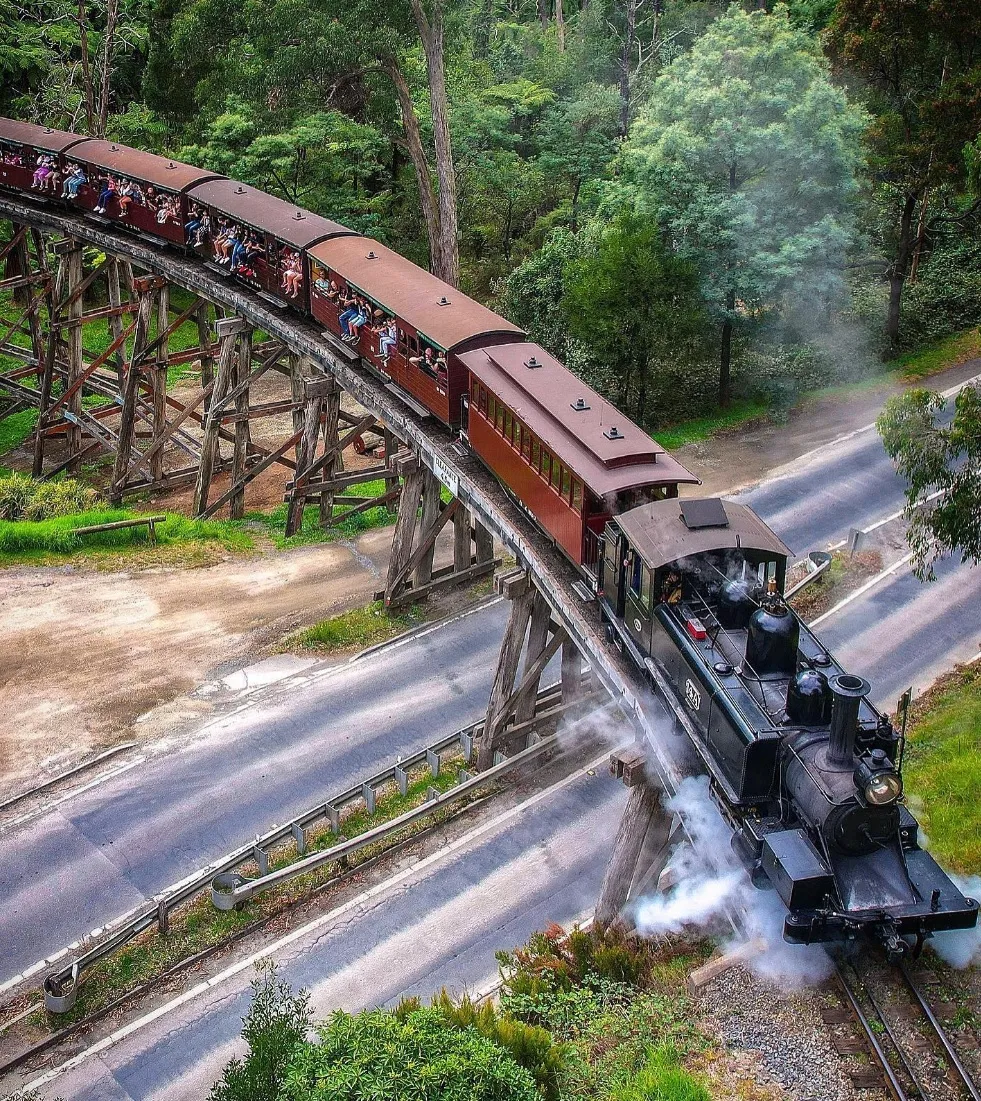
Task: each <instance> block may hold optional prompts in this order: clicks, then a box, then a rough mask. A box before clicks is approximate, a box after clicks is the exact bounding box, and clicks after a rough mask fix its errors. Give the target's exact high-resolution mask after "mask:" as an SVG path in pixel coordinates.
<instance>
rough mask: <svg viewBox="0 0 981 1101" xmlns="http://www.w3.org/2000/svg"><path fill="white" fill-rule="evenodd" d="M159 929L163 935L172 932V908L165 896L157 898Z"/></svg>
mask: <svg viewBox="0 0 981 1101" xmlns="http://www.w3.org/2000/svg"><path fill="white" fill-rule="evenodd" d="M157 931H158V932H159V933H160V935H161V936H162V937H165V936H166V935H167V934H168V933H169V932H170V910H169V909H168V908H167V900H166V899H165V898H161V899H158V900H157Z"/></svg>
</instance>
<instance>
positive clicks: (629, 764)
mask: <svg viewBox="0 0 981 1101" xmlns="http://www.w3.org/2000/svg"><path fill="white" fill-rule="evenodd" d="M644 762H645V756H644V753H643V751H641V750H628V751H626V752H624V751H618V752H616V753H614V754H612V755H611V757H610V772H611V773H612V774H613V775H614V776H617V777H619V778H620V779H622V780H623V783H624V784H625V785H626V787H627V788H629V790H630V794H629V796H628V798H627V805H626V807H625V808H624V811H623V816H622V818H621V819H620V825H619V826H618V828H617V833H616V837H615V838H614V841H613V851H612V852H611V854H610V862H609V864H608V865H607V868H606V875H605V876H604V877H603V885H602V887H601V888H600V894H599V898H598V900H597V902H596V911H595V913H594V916H593V920H594V921H595V922H596V924H597V925H599V926H601V927H602V928H607V927H608V926H610V925H613V924H615V923H618V922H622V920H623V917H622V915H623V912H624V910H625V908H626V907H627V904H628V902H630V901H632V900H634V899H637V898H640V897H641V896H643V895H645V894H652V893H654V892H655V891H656V890H657V883H658V878H659V876H660V874H661V872H662V871H663V870H664V867H665V865H666V864H667V862H668V858H669V857H670V855H671V849H672V843H673V840H674V835H675V832H676V829H677V821H676V819H675V816H674V815H673V814H672V813H671V812H670V811H669V810H667V809H666V808H665V806H664V802H665V796H664V792H663V791H662V790H661V788H660V787H658V785H657V784H656V783H655V782H654V781H653V780H652V779H651V778H650V777H649V775H648V773H647V770H646V768H645V763H644Z"/></svg>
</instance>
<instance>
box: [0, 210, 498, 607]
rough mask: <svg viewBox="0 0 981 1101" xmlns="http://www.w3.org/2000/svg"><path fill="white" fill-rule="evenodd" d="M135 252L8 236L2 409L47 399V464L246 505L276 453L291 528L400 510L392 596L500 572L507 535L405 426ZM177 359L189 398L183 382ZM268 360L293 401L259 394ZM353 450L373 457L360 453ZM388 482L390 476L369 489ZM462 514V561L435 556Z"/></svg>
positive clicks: (116, 494) (120, 484) (18, 228)
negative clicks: (264, 431) (496, 530)
mask: <svg viewBox="0 0 981 1101" xmlns="http://www.w3.org/2000/svg"><path fill="white" fill-rule="evenodd" d="M124 249H125V245H124V244H122V243H121V249H120V252H119V253H118V254H112V253H110V252H106V253H104V254H103V255H102V256H100V257H99V258H98V259H96V260H95V261H94V262H92V261H91V260H90V259H89V256H90V253H89V252H88V251H87V250H86V249H85V248H84V247H83V243H82V241H81V240H78V239H75V238H73V237H71V236H67V237H66V236H63V235H62V234H60V233H58V232H56V231H52V230H44V231H43V232H42V231H40V230H37V229H34V228H32V227H29V226H26V225H17V224H14V225H13V227H12V232H11V234H10V237H9V240H7V241H5V242H0V272H2V273H3V275H4V278H3V279H2V280H0V290H7V291H8V292H12V300H13V301H12V307H11V309H10V310H7V311H0V313H10V316H0V357H2V358H0V415H6V414H7V413H9V412H13V411H18V410H20V409H27V408H32V407H33V408H35V409H37V411H38V426H37V430H36V433H35V438H34V459H33V472H34V474H35V476H36V477H45V478H49V477H53V476H55V475H57V474H60V473H62V472H64V471H67V472H69V473H77V472H78V470H79V469H80V467H81V465H82V464H83V463H85V462H91V461H94V460H95V459H97V458H98V457H99V456H100V455H101V456H106V457H108V458H110V459H111V462H112V477H111V483H110V487H109V495H110V498H111V500H112V502H113V503H114V504H116V505H121V504H122V503H123V501H124V500H125V499H126V498H127V497H128V496H130V495H132V494H133V493H138V492H145V491H147V490H168V489H174V488H181V487H186V488H188V489H190V490H192V502H193V506H192V511H193V513H194V515H195V516H199V517H211V516H216V515H219V514H221V513H222V512H225V514H226V515H228V516H230V517H232V518H240V517H242V516H243V515H244V514H245V511H246V507H247V496H248V491H249V487H250V485H252V483H254V482H255V480H256V479H257V478H258V477H259V476H260V475H262V474H263V473H264V472H265V471H267V470H269V469H270V467H273V466H274V465H275V466H278V467H280V468H283V469H284V470H285V471H286V472H287V473H286V478H285V479H284V481H285V487H284V497H283V500H284V502H285V504H286V510H285V511H286V520H285V533H286V534H287V535H294V534H296V533H297V532H298V531H299V530H300V528H301V526H302V524H303V519H304V511H305V509H306V508H307V507H308V506H309V505H316V506H317V508H318V519H319V523H320V525H321V526H323V527H329V526H331V525H334V524H337V523H339V522H340V521H342V520H344V519H346V518H349V517H353V516H356V515H358V514H360V513H363V512H366V511H368V510H369V509H372V508H377V507H384V508H387V509H388V510H389V511H390V512H391V513H392V514H393V515H395V514H396V512H397V513H398V519H397V522H396V529H395V537H394V546H393V555H392V562H391V567H390V569H389V572H388V577H387V579H386V585H385V590H384V593H383V594H381V595H383V597H384V600H385V603H386V605H387V606H388V607H393V608H394V607H399V606H402V605H404V604H407V603H410V602H412V601H415V600H420V599H424V598H425V597H427V596H428V595H429V594H430V593H432V592H433V591H435V590H436V589H438V588H442V587H444V586H448V585H457V584H464V583H468V582H471V581H473V580H476V579H478V578H480V577H482V576H485V575H486V574H488V573H491V572H493V570H494V568H495V566H496V565H497V564H498V563H497V562H496V561H495V559H494V544H493V538H492V536H491V534H490V532H489V531H488V530H487V529H486V528H485V527H484V526H483V525H482V524H481V523H480V522H479V520H478V519H477V518H476V517H475V516H474V515H472V514H471V512H470V510H468V509H467V508H466V506H465V505H464V504H463V503H462V502H460V501H459V500H455V499H452V498H451V499H450V500H448V501H447V500H444V499H443V498H444V496H446V494H445V493H444V492H443V491H442V487H441V486H440V483H439V482H438V481H437V479H436V478H435V476H434V475H433V474H432V473H431V472H429V470H428V469H426V467H425V466H424V465H423V464H420V463H419V461H418V459H417V458H415V457H413V456H412V454H411V453H409V452H407V451H406V450H405V446H404V443H403V442H402V441H401V440H400V439H399V438H398V436H397V434H396V433H395V432H394V431H393V429H392V427H391V426H390V425H388V424H386V423H384V422H382V421H381V420H380V419H378V418H377V417H375V416H374V415H373V414H371V413H370V412H368V411H367V410H365V409H363V408H362V407H361V406H360V405H358V404H357V403H356V402H345V401H344V391H343V388H342V386H341V384H340V383H339V381H338V380H337V379H336V378H335V377H334V376H333V375H332V374H330V373H329V370H328V369H325V368H324V367H323V366H322V365H321V364H319V363H317V364H315V363H314V362H313V361H312V360H311V359H309V358H308V357H306V356H304V355H302V354H301V353H299V352H298V351H296V350H295V349H292V348H290V347H287V346H286V344H285V343H284V341H283V340H278V339H270V338H267V337H264V336H263V335H262V334H261V333H259V332H258V331H257V329H256V327H255V325H254V324H252V323H251V322H250V321H249V320H247V319H246V318H245V317H242V316H230V311H229V310H228V309H226V308H224V307H222V306H219V305H217V304H216V303H215V302H213V301H209V299H208V298H207V297H205V296H204V295H203V294H200V293H197V292H192V291H188V290H186V289H183V288H180V287H178V286H176V285H173V284H171V283H170V282H169V281H168V279H167V278H165V277H163V276H161V275H160V274H159V273H157V272H154V271H152V270H147V269H140V268H138V267H137V268H136V269H135V270H134V263H133V261H132V260H131V258H129V257H128V256H127V254H126V253H125V251H124ZM95 324H97V325H101V326H103V327H104V328H103V333H102V335H101V341H100V343H101V348H100V350H98V351H96V350H94V349H92V348H91V347H89V346H88V344H90V343H91V339H90V338H91V335H92V328H91V327H92V326H93V325H95ZM105 328H108V341H106V339H105ZM178 334H179V337H180V339H179V340H178V339H176V338H177V336H178ZM174 369H178V370H180V371H181V383H182V386H181V389H180V391H179V394H180V397H178V396H177V394H176V393H175V392H172V391H171V390H168V375H172V374H173V372H174ZM268 372H273V373H277V374H279V375H282V376H284V377H285V379H286V380H287V382H286V384H285V386H284V394H283V396H282V397H280V396H279V395H276V398H275V400H269V399H268V398H267V399H265V400H264V399H263V398H261V397H259V398H257V394H260V393H262V392H263V388H262V387H260V388H259V389H258V390H257V384H259V383H260V380H262V379H263V376H265V375H266V374H267V373H268ZM195 383H196V384H197V385H195ZM263 387H265V388H266V390H267V391H268V390H269V389H270V388H269V387H268V385H267V384H266V383H263ZM272 393H273V394H275V388H272ZM277 415H283V416H288V423H289V424H290V425H291V428H292V431H290V430H289V428H287V429H286V430H285V431H283V433H282V436H281V437H278V438H277V439H276V441H275V443H273V444H272V446H268V445H267V446H263V445H262V444H260V443H259V442H257V439H256V426H257V424H258V422H259V420H260V418H264V417H272V416H277ZM260 438H261V437H260ZM263 443H267V444H268V441H267V440H264V441H263ZM352 452H357V454H358V456H359V458H358V460H357V461H356V462H355V461H354V460H353V458H346V456H351V455H352ZM365 456H367V457H368V461H367V462H366V461H365V458H364V457H365ZM219 478H220V479H221V481H220V482H219V481H217V479H219ZM376 482H377V483H381V488H380V489H379V488H378V487H374V486H373V487H372V488H370V489H369V488H367V487H368V485H369V483H376ZM359 487H365V489H364V491H363V492H362V493H361V495H358V491H359ZM400 500H404V501H405V502H406V504H405V505H404V506H402V507H399V502H400ZM450 523H452V525H453V527H452V531H453V561H452V563H451V564H450V565H447V566H442V567H440V568H434V555H435V550H436V539H437V537H438V536H439V534H440V533H441V532H442V531H443V529H444V528H446V527H447V525H449V524H450Z"/></svg>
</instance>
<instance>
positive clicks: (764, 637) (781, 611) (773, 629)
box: [746, 599, 800, 676]
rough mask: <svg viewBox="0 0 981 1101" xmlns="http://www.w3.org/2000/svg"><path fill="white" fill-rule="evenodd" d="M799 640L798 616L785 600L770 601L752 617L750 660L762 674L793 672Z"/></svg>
mask: <svg viewBox="0 0 981 1101" xmlns="http://www.w3.org/2000/svg"><path fill="white" fill-rule="evenodd" d="M799 642H800V627H798V625H797V619H796V617H795V616H794V615H792V614H791V611H790V609H789V608H788V607H787V605H786V604H784V603H783V601H782V600H778V599H777V600H770V601H768V602H767V603H766V604H765V605H764V606H763V607H762V608H758V609H757V610H756V611H755V612H753V614H752V615H751V616H750V617H749V638H748V640H747V642H746V662H747V664H748V665H749V667H750V668H751V669H752V670H753V672H755V673H756V674H757V675H758V676H763V674H764V673H793V672H794V670H795V669H796V668H797V646H798V643H799Z"/></svg>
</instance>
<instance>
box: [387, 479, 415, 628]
mask: <svg viewBox="0 0 981 1101" xmlns="http://www.w3.org/2000/svg"><path fill="white" fill-rule="evenodd" d="M422 486H423V471H422V469H421V468H420V467H419V466H418V465H416V467H415V469H413V470H411V471H410V472H409V473H408V474H406V476H405V481H404V483H403V485H402V498H401V501H400V503H399V513H398V518H397V519H396V521H395V535H394V537H393V539H392V556H391V558H390V559H389V561H388V579H387V581H386V583H385V606H386V607H388V606H389V605H390V604H391V602H392V600H393V599H394V598H395V597H396V596H398V586H397V585H396V583H395V582H396V579H398V578H403V577H405V576H407V574H408V571H407V570H406V566H407V565H408V562H409V559H410V558H411V557H412V542H413V538H414V536H415V530H416V509H418V507H419V498H420V496H421V495H422Z"/></svg>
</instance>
